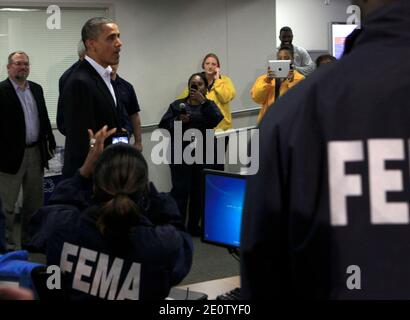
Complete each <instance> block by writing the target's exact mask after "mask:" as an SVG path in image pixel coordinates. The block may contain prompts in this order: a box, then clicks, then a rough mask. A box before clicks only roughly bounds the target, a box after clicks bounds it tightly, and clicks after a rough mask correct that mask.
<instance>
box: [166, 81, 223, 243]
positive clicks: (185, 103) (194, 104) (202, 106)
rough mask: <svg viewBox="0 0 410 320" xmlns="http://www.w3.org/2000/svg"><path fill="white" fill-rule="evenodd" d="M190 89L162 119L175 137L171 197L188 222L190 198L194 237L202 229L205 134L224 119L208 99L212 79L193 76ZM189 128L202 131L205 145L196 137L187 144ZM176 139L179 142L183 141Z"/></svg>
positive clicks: (190, 223)
mask: <svg viewBox="0 0 410 320" xmlns="http://www.w3.org/2000/svg"><path fill="white" fill-rule="evenodd" d="M188 88H189V93H188V95H187V96H186V97H185V98H184V99H178V100H175V101H174V102H173V103H171V105H170V106H169V108H168V110H167V112H166V113H165V114H164V116H163V117H162V119H161V122H160V124H159V127H160V128H162V129H166V130H168V131H169V132H170V134H171V137H172V138H171V158H172V161H171V165H170V168H171V179H172V190H171V195H172V196H173V197H174V199H175V200H176V202H177V204H178V208H179V210H180V212H181V214H182V217H183V219H184V221H185V218H186V215H187V214H186V213H187V204H188V199H189V218H188V223H187V225H188V231H189V232H190V233H191V234H192V235H194V236H199V235H200V230H201V229H200V226H199V221H200V197H201V190H200V185H201V173H202V170H203V169H204V168H205V165H204V163H205V162H206V161H205V155H206V152H207V148H206V139H205V133H206V130H207V129H213V128H215V127H216V126H218V124H219V123H220V122H221V121H222V119H223V118H224V117H223V115H222V113H221V111H220V109H219V108H218V106H217V105H216V104H215V102H214V101H212V100H209V99H207V98H206V96H207V92H208V80H207V78H206V76H205V74H204V73H195V74H193V75H192V76H191V77H190V78H189V81H188ZM179 121H180V122H182V132H181V136H175V132H177V130H175V128H176V125H177V124H178V122H179ZM189 129H197V130H199V131H200V133H201V135H202V142H203V143H197V141H196V139H197V138H196V137H195V136H194V135H193V136H191V140H190V141H184V140H183V137H182V135H183V134H184V133H185V132H186V131H187V130H189ZM175 139H179V141H176V140H175ZM176 143H178V144H179V145H182V148H181V150H180V152H181V154H175V152H174V146H175V144H176ZM188 148H192V150H191V152H190V155H194V156H193V161H192V162H193V163H192V162H189V163H187V161H186V159H185V158H186V157H185V155H186V154H187V152H186V150H188ZM212 148H213V146H212ZM177 152H179V151H177ZM183 155H184V157H183ZM201 155H202V156H201ZM198 158H199V161H198ZM178 160H181V161H178Z"/></svg>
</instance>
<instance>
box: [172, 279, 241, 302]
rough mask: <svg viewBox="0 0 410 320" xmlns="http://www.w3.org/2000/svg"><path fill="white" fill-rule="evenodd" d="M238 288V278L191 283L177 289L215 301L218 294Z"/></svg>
mask: <svg viewBox="0 0 410 320" xmlns="http://www.w3.org/2000/svg"><path fill="white" fill-rule="evenodd" d="M238 287H240V277H239V276H235V277H230V278H223V279H217V280H211V281H205V282H198V283H192V284H188V285H185V286H179V287H177V288H179V289H184V290H186V289H187V288H189V290H191V291H198V292H203V293H206V294H207V295H208V300H215V299H216V297H217V296H218V295H220V294H224V293H226V292H228V291H230V290H233V289H235V288H238Z"/></svg>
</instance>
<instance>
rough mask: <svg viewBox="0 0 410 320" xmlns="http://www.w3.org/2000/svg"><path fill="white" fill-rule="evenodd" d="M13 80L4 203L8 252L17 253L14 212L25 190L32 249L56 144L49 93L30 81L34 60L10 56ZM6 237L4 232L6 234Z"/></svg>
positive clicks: (1, 171) (6, 102)
mask: <svg viewBox="0 0 410 320" xmlns="http://www.w3.org/2000/svg"><path fill="white" fill-rule="evenodd" d="M7 72H8V78H7V79H6V80H4V81H2V82H0V105H1V108H0V150H1V157H0V198H1V200H2V202H3V206H4V213H5V216H6V241H7V249H15V247H16V242H15V241H14V216H15V215H14V207H15V204H16V201H17V198H18V194H19V191H20V188H21V187H22V189H23V207H22V210H21V217H22V219H21V245H22V247H23V248H25V247H27V245H28V243H29V240H30V239H29V236H28V232H27V224H28V221H29V219H30V216H31V214H32V213H33V212H34V211H35V210H37V209H38V208H39V207H40V206H42V204H43V173H44V167H48V160H49V159H51V157H52V155H53V153H54V150H55V147H56V142H55V139H54V136H53V132H52V129H51V124H50V120H49V118H48V113H47V108H46V103H45V100H44V94H43V89H42V88H41V86H40V85H39V84H37V83H34V82H32V81H28V80H27V77H28V76H29V74H30V62H29V57H28V55H27V54H26V53H25V52H22V51H17V52H13V53H11V54H10V55H9V57H8V64H7ZM0 233H1V232H0Z"/></svg>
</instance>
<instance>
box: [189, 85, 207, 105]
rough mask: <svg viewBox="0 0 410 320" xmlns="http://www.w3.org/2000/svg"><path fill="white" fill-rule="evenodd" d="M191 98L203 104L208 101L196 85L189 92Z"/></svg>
mask: <svg viewBox="0 0 410 320" xmlns="http://www.w3.org/2000/svg"><path fill="white" fill-rule="evenodd" d="M189 97H190V98H191V99H192V100H195V101H197V102H199V103H202V102H204V101H205V100H206V98H205V97H204V95H203V94H202V92H201V91H199V90H198V86H197V85H196V84H193V85H191V88H190V90H189Z"/></svg>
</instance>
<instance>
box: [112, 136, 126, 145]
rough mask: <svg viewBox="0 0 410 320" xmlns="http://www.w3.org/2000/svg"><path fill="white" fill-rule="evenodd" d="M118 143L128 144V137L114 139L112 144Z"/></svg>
mask: <svg viewBox="0 0 410 320" xmlns="http://www.w3.org/2000/svg"><path fill="white" fill-rule="evenodd" d="M116 143H127V144H128V137H114V138H112V144H116Z"/></svg>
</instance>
